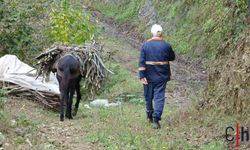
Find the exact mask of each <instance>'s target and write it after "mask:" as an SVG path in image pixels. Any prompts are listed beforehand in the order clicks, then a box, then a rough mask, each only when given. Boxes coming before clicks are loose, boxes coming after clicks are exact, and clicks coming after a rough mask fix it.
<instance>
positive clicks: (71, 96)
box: [66, 82, 75, 119]
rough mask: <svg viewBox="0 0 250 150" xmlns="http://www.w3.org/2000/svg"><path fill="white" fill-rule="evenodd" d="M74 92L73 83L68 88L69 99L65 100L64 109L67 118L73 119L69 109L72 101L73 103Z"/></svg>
mask: <svg viewBox="0 0 250 150" xmlns="http://www.w3.org/2000/svg"><path fill="white" fill-rule="evenodd" d="M74 93H75V84H74V82H73V84H71V86H70V88H69V99H68V101H67V110H66V117H67V118H68V119H73V117H72V114H71V109H72V103H73V96H74Z"/></svg>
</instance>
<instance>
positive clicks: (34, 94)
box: [0, 82, 60, 111]
mask: <svg viewBox="0 0 250 150" xmlns="http://www.w3.org/2000/svg"><path fill="white" fill-rule="evenodd" d="M0 87H1V88H2V89H3V90H4V91H5V94H6V95H8V96H13V97H16V98H21V99H24V98H25V99H28V100H32V101H36V102H39V103H41V104H43V105H44V106H46V107H47V108H49V109H52V110H54V111H59V108H60V103H59V95H58V94H55V93H52V92H44V91H38V90H33V89H28V88H25V87H22V86H19V85H17V84H13V83H7V82H0Z"/></svg>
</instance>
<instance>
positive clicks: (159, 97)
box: [144, 82, 166, 120]
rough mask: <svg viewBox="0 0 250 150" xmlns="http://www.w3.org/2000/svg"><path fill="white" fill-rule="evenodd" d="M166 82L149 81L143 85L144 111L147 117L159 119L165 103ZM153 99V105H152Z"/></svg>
mask: <svg viewBox="0 0 250 150" xmlns="http://www.w3.org/2000/svg"><path fill="white" fill-rule="evenodd" d="M165 89H166V82H151V83H150V82H149V83H148V84H147V85H144V96H145V104H146V113H147V117H148V118H152V117H153V118H154V119H155V120H161V115H162V112H163V108H164V103H165ZM153 100H154V106H153Z"/></svg>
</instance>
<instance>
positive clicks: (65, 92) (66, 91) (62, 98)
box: [56, 75, 69, 121]
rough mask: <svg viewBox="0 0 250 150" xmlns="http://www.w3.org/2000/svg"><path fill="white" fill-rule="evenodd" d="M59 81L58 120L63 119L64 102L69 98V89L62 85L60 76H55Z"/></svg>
mask: <svg viewBox="0 0 250 150" xmlns="http://www.w3.org/2000/svg"><path fill="white" fill-rule="evenodd" d="M56 77H57V80H58V82H59V90H60V121H64V104H65V102H66V101H67V100H68V99H69V89H68V86H63V85H62V77H60V76H59V75H57V76H56Z"/></svg>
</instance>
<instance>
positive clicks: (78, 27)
mask: <svg viewBox="0 0 250 150" xmlns="http://www.w3.org/2000/svg"><path fill="white" fill-rule="evenodd" d="M89 19H90V17H89V16H88V15H87V14H86V13H85V12H84V11H83V10H82V8H81V7H74V5H71V4H70V2H69V0H64V1H61V2H60V7H57V6H55V5H54V6H53V7H52V10H51V13H50V15H49V20H50V24H49V27H48V30H47V31H48V35H49V37H50V39H51V40H52V41H54V42H61V43H63V44H82V43H84V42H85V41H86V40H89V39H90V38H91V37H92V36H93V35H94V31H95V28H94V25H93V24H91V23H90V21H89Z"/></svg>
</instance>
